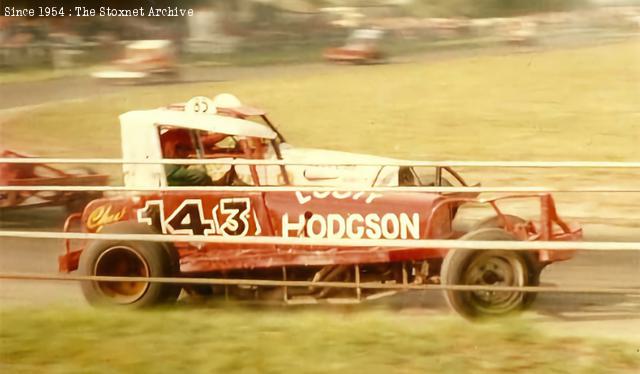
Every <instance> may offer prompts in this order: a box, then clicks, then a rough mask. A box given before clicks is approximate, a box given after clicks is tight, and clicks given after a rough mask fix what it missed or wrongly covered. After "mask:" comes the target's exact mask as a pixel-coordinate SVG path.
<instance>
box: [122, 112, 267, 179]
mask: <svg viewBox="0 0 640 374" xmlns="http://www.w3.org/2000/svg"><path fill="white" fill-rule="evenodd" d="M158 126H174V127H181V128H186V129H195V130H203V131H207V132H216V133H223V134H229V135H236V136H250V137H257V138H264V139H274V138H275V137H276V135H277V134H276V133H275V132H273V131H272V130H271V129H270V128H268V127H267V126H264V125H261V124H259V123H255V122H251V121H246V120H242V119H237V118H231V117H225V116H220V115H217V114H210V113H191V112H182V111H175V110H169V109H154V110H143V111H133V112H127V113H125V114H122V115H121V116H120V134H121V142H122V156H123V158H124V159H125V160H158V161H160V160H162V149H161V146H160V137H159V130H158ZM122 171H123V173H124V183H125V186H127V187H156V186H166V185H167V179H166V176H165V172H164V167H163V165H161V164H158V165H151V164H123V166H122Z"/></svg>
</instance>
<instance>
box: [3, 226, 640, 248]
mask: <svg viewBox="0 0 640 374" xmlns="http://www.w3.org/2000/svg"><path fill="white" fill-rule="evenodd" d="M0 237H15V238H32V239H71V240H82V239H85V240H86V239H88V240H98V239H101V240H133V241H150V242H187V243H191V242H193V243H225V244H273V245H296V246H339V247H397V248H420V249H433V248H435V249H438V248H448V249H449V248H450V249H454V248H455V249H498V250H516V251H531V250H582V251H637V250H640V243H638V242H564V241H484V240H449V239H448V240H437V239H424V240H420V239H418V240H416V239H341V238H340V239H327V238H317V239H316V238H313V239H312V238H300V237H295V238H285V237H276V236H246V237H230V236H218V235H212V236H205V235H170V234H100V233H79V232H50V231H10V230H0Z"/></svg>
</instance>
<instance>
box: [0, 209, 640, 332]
mask: <svg viewBox="0 0 640 374" xmlns="http://www.w3.org/2000/svg"><path fill="white" fill-rule="evenodd" d="M21 214H23V213H19V214H17V215H15V216H14V215H6V214H5V215H4V217H2V218H4V223H3V224H2V225H1V226H0V228H3V229H16V230H18V229H24V228H21V227H20V225H17V224H16V223H15V222H17V221H20V220H21ZM30 216H31V217H36V218H35V220H34V221H32V222H31V223H32V225H31V226H30V229H36V230H56V231H57V230H60V224H56V225H53V226H52V225H51V222H61V219H62V218H63V217H64V213H63V212H62V211H61V210H56V209H53V208H46V209H39V212H37V214H32V215H30ZM22 217H24V216H22ZM12 219H14V220H16V221H14V223H13V224H12V223H11V220H12ZM585 229H587V231H586V232H587V233H588V234H587V235H586V237H585V240H588V241H598V240H612V237H613V238H615V239H616V240H619V241H634V242H640V233H638V232H637V231H636V230H628V229H624V228H619V229H614V228H607V229H606V230H602V229H601V228H598V227H597V226H594V227H593V229H592V230H589V227H586V228H585ZM62 248H63V246H62V242H61V241H60V240H30V239H15V238H0V250H1V251H2V253H1V256H2V257H1V258H2V261H0V272H29V273H56V272H57V256H58V255H59V254H60V253H61V252H62V250H63V249H62ZM639 274H640V252H635V251H634V252H581V253H579V254H578V255H577V256H576V258H574V259H572V260H570V261H567V262H563V263H556V264H553V265H551V266H549V267H548V268H547V269H545V271H544V272H543V273H542V279H541V281H542V284H543V285H558V286H573V287H628V288H635V289H638V288H640V275H639ZM183 301H184V302H186V301H188V300H186V301H185V300H183ZM0 303H2V304H3V305H5V306H7V305H20V306H46V305H67V306H72V307H79V308H84V307H87V304H86V302H85V301H84V299H83V297H82V294H81V292H80V288H79V285H78V284H77V283H76V282H62V281H60V282H42V281H7V280H0ZM377 303H386V304H388V305H391V306H392V307H396V308H398V309H399V311H400V312H402V313H438V314H441V313H450V311H449V309H448V307H447V305H446V303H445V301H444V298H443V297H442V295H441V293H440V292H415V293H408V294H402V295H400V296H396V297H392V298H388V299H382V300H380V301H377ZM176 307H178V308H179V307H180V306H179V305H178V306H176ZM362 307H363V308H366V304H364V305H363V306H362ZM526 316H527V317H526V318H529V319H532V320H534V321H536V322H539V323H540V325H541V326H543V327H544V328H548V329H549V331H550V332H551V333H557V334H570V335H578V336H594V335H595V336H606V337H610V338H619V339H624V340H628V341H632V342H634V343H635V342H637V343H638V344H640V295H599V294H564V293H547V294H540V295H539V296H538V299H537V301H536V303H535V304H534V306H533V309H532V312H531V313H529V314H527V315H526Z"/></svg>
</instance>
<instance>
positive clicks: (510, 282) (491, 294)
mask: <svg viewBox="0 0 640 374" xmlns="http://www.w3.org/2000/svg"><path fill="white" fill-rule="evenodd" d="M461 240H515V238H514V237H513V236H512V235H511V234H509V233H507V232H506V231H504V230H501V229H495V228H485V229H480V230H477V231H472V232H470V233H468V234H467V235H465V236H463V237H462V238H461ZM538 275H539V272H538V271H537V268H536V265H535V259H534V258H533V256H532V255H531V254H530V253H527V252H523V251H508V250H468V249H454V250H451V251H449V253H448V254H447V256H446V257H445V259H444V262H443V264H442V273H441V280H442V283H443V284H445V285H483V286H491V285H493V286H514V287H515V286H534V285H537V284H538ZM445 297H446V299H447V303H448V304H449V306H451V308H452V309H453V310H455V311H456V312H458V313H459V314H461V315H462V316H464V317H466V318H480V317H491V316H503V315H507V314H510V313H515V312H519V311H522V310H524V309H526V308H527V307H528V306H530V305H531V303H532V302H533V300H534V298H535V293H528V292H517V291H453V290H447V291H445Z"/></svg>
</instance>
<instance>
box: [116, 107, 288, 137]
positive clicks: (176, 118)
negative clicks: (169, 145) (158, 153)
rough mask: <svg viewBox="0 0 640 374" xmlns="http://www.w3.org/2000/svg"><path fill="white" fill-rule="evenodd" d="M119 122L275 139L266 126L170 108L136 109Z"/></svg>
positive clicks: (122, 116)
mask: <svg viewBox="0 0 640 374" xmlns="http://www.w3.org/2000/svg"><path fill="white" fill-rule="evenodd" d="M120 123H121V125H122V126H123V127H128V126H162V125H165V126H175V127H181V128H185V129H194V130H203V131H207V132H215V133H221V134H227V135H236V136H249V137H255V138H264V139H275V138H276V136H277V134H276V133H275V132H274V131H273V130H271V129H270V128H269V127H268V126H265V125H262V124H260V123H256V122H252V121H247V120H244V119H239V118H232V117H227V116H221V115H217V114H209V113H194V112H183V111H177V110H170V109H153V110H136V111H131V112H127V113H124V114H122V115H120Z"/></svg>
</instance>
